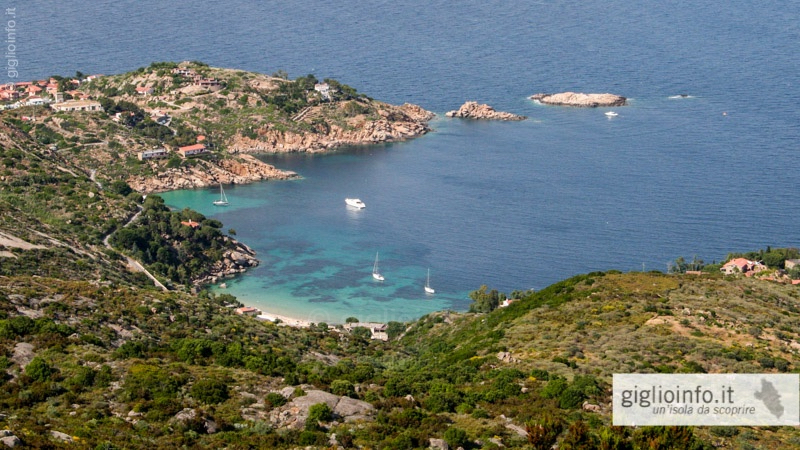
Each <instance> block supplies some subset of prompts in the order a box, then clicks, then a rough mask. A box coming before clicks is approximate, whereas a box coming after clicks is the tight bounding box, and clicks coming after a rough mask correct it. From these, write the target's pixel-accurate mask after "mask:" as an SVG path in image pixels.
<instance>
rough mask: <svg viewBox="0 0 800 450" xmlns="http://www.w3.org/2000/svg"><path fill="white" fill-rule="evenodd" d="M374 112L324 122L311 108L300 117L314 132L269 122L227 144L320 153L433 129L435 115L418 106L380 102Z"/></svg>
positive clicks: (236, 149)
mask: <svg viewBox="0 0 800 450" xmlns="http://www.w3.org/2000/svg"><path fill="white" fill-rule="evenodd" d="M378 105H379V106H377V110H376V111H375V113H376V116H377V118H375V119H368V118H367V117H366V116H364V115H358V116H356V117H352V118H349V119H347V120H345V121H344V122H341V123H336V121H323V120H322V119H320V116H321V111H319V110H315V109H313V108H312V109H309V110H307V111H305V112H303V113H301V114H298V116H300V115H302V117H300V119H299V120H300V121H303V122H306V123H308V124H309V125H311V126H314V125H316V128H315V132H311V133H309V132H302V131H291V130H287V129H285V127H280V126H273V125H269V124H268V125H266V126H264V127H261V128H259V129H258V130H256V136H255V137H248V136H243V135H237V136H233V137H232V138H231V140H230V141H229V143H228V151H229V152H231V153H284V152H309V153H319V152H325V151H328V150H332V149H335V148H337V147H341V146H345V145H367V144H379V143H383V142H396V141H403V140H406V139H411V138H415V137H418V136H422V135H423V134H425V133H428V132H429V131H431V128H430V127H429V126H428V121H429V120H431V119H432V118H433V117H434V114H433V113H431V112H430V111H426V110H424V109H422V108H421V107H419V106H417V105H412V104H410V103H406V104H404V105H401V106H393V105H389V104H386V103H380V104H378Z"/></svg>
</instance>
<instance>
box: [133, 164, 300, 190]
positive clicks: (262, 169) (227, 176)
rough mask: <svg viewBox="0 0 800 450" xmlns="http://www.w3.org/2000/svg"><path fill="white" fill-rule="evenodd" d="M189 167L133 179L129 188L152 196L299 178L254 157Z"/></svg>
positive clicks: (292, 173)
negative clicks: (228, 185) (218, 186)
mask: <svg viewBox="0 0 800 450" xmlns="http://www.w3.org/2000/svg"><path fill="white" fill-rule="evenodd" d="M197 162H198V164H196V165H194V166H190V167H179V168H172V169H167V170H164V171H161V172H159V173H158V174H156V175H154V176H150V177H143V176H138V177H132V178H130V179H128V185H130V187H131V188H133V189H134V190H136V191H137V192H141V193H143V194H151V193H156V192H166V191H174V190H178V189H197V188H204V187H209V186H215V185H218V184H220V183H221V184H247V183H253V182H256V181H265V180H289V179H292V178H298V175H297V174H296V173H294V172H291V171H285V170H280V169H277V168H275V166H272V165H269V164H266V163H264V162H261V161H259V160H258V159H256V158H255V157H253V156H252V155H238V156H237V157H236V158H232V159H222V160H217V161H206V160H201V159H198V160H197Z"/></svg>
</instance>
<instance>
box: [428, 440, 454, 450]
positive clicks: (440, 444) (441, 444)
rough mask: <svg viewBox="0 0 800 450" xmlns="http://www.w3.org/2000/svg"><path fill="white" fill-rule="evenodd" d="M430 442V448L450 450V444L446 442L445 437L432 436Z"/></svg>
mask: <svg viewBox="0 0 800 450" xmlns="http://www.w3.org/2000/svg"><path fill="white" fill-rule="evenodd" d="M429 442H430V444H429V445H428V448H432V449H436V450H450V446H449V445H447V442H445V440H444V439H436V438H431V439H430V441H429Z"/></svg>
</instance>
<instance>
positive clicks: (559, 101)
mask: <svg viewBox="0 0 800 450" xmlns="http://www.w3.org/2000/svg"><path fill="white" fill-rule="evenodd" d="M530 98H531V100H534V101H537V102H539V103H542V104H544V105H555V106H577V107H583V108H597V107H599V106H625V104H626V103H627V99H626V98H625V97H622V96H620V95H615V94H608V93H606V94H584V93H577V92H561V93H558V94H535V95H532V96H531V97H530Z"/></svg>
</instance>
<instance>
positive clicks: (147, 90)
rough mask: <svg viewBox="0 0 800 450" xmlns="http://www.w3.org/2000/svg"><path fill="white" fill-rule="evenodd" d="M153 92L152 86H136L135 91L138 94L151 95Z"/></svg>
mask: <svg viewBox="0 0 800 450" xmlns="http://www.w3.org/2000/svg"><path fill="white" fill-rule="evenodd" d="M153 92H155V90H154V89H153V87H152V86H136V93H137V94H139V95H143V96H147V95H153Z"/></svg>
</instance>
